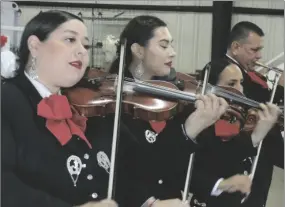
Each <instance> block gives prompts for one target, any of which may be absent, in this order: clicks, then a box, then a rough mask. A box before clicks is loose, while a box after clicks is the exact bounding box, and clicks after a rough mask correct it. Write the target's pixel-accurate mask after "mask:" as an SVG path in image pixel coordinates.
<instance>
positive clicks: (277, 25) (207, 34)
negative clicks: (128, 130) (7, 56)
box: [19, 0, 284, 72]
mask: <svg viewBox="0 0 285 207" xmlns="http://www.w3.org/2000/svg"><path fill="white" fill-rule="evenodd" d="M69 2H70V1H69ZM72 2H84V3H88V2H90V1H72ZM91 2H95V1H91ZM96 2H97V3H110V4H112V3H115V1H114V0H113V1H110V0H98V1H96ZM118 2H119V4H149V5H188V6H190V5H197V6H211V5H212V1H198V0H196V1H192V0H176V1H162V0H155V1H152V0H137V1H129V0H124V1H122V0H119V1H118ZM234 5H235V6H240V7H256V8H279V9H281V8H283V9H284V2H283V1H282V0H277V1H271V0H267V1H259V0H254V1H253V0H252V1H237V2H234ZM20 8H21V10H22V15H21V17H20V19H19V25H20V26H24V25H25V24H26V23H27V22H28V21H29V20H30V19H31V18H32V17H33V16H34V15H36V14H37V13H38V12H40V11H41V10H42V11H45V10H49V9H54V8H55V7H53V8H47V7H26V6H25V7H20ZM58 9H64V10H67V11H70V12H72V13H74V14H78V13H79V12H81V13H82V14H83V16H88V17H91V9H83V8H58ZM99 11H101V12H102V13H103V17H112V16H114V15H115V14H118V13H120V12H122V10H120V11H119V10H95V15H97V13H98V12H99ZM140 14H151V15H155V16H158V17H160V18H162V19H163V20H164V21H166V22H167V23H168V26H169V29H170V31H171V33H172V35H173V38H174V46H175V49H176V51H177V57H176V60H175V62H174V65H175V67H176V68H177V70H178V71H182V72H194V71H195V70H196V69H201V68H203V67H204V65H205V64H206V63H207V62H208V61H209V60H210V58H211V38H212V14H210V13H209V14H207V13H192V12H191V13H190V12H189V13H186V12H180V13H178V12H152V11H128V10H125V13H124V14H123V15H121V16H120V17H119V18H133V17H134V16H137V15H140ZM242 20H248V21H252V22H254V23H257V24H258V25H259V26H260V27H261V28H262V29H263V30H264V32H265V34H266V36H265V43H264V44H265V48H264V50H263V56H264V60H265V62H266V61H267V60H269V59H271V58H273V57H274V56H276V55H278V54H279V53H280V52H282V51H284V48H283V45H284V26H283V25H284V24H283V21H284V20H283V17H276V16H265V15H263V16H260V15H243V14H242V15H233V19H232V24H233V25H234V24H235V23H237V22H239V21H242ZM85 22H86V24H87V26H88V28H89V32H90V36H93V39H94V41H95V42H97V41H98V40H102V39H104V38H105V37H106V35H108V34H113V35H115V36H118V35H119V33H120V32H121V30H122V29H123V27H124V25H125V24H126V23H127V21H116V20H112V21H100V20H95V21H94V22H93V24H92V21H91V20H85ZM92 25H94V33H93V32H92ZM92 34H93V35H92ZM94 53H95V55H94V56H95V57H94V63H97V64H98V65H100V64H101V63H102V58H103V56H102V53H101V51H100V50H96V51H95V52H94Z"/></svg>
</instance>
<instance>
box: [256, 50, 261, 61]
mask: <svg viewBox="0 0 285 207" xmlns="http://www.w3.org/2000/svg"><path fill="white" fill-rule="evenodd" d="M261 58H262V55H261V51H258V52H256V59H258V60H259V59H261Z"/></svg>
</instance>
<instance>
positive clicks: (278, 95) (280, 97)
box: [270, 85, 284, 105]
mask: <svg viewBox="0 0 285 207" xmlns="http://www.w3.org/2000/svg"><path fill="white" fill-rule="evenodd" d="M270 92H271V91H270ZM270 94H271V93H270ZM283 102H284V87H283V86H280V85H278V86H277V88H276V92H275V95H274V101H273V103H276V104H277V105H279V104H281V105H283V104H284V103H283Z"/></svg>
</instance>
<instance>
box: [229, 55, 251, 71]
mask: <svg viewBox="0 0 285 207" xmlns="http://www.w3.org/2000/svg"><path fill="white" fill-rule="evenodd" d="M226 56H227V57H228V58H230V59H231V60H232V61H234V62H235V63H236V64H238V66H239V68H240V64H239V62H238V61H237V60H236V59H234V58H233V57H231V56H230V55H229V54H226ZM240 69H241V70H243V71H244V72H245V73H247V71H246V70H244V69H242V68H240Z"/></svg>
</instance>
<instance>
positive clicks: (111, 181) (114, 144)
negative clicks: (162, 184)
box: [107, 39, 127, 199]
mask: <svg viewBox="0 0 285 207" xmlns="http://www.w3.org/2000/svg"><path fill="white" fill-rule="evenodd" d="M126 43H127V40H126V39H124V40H123V41H122V42H121V53H120V63H119V75H118V76H117V78H118V80H117V81H118V84H117V91H116V108H115V118H114V128H113V142H112V151H111V166H110V173H109V184H108V195H107V198H108V199H112V197H113V196H114V190H113V188H114V174H115V160H116V152H117V141H118V138H119V136H120V119H119V118H120V116H121V106H122V94H123V93H122V89H123V80H124V67H125V65H124V62H125V48H126Z"/></svg>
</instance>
